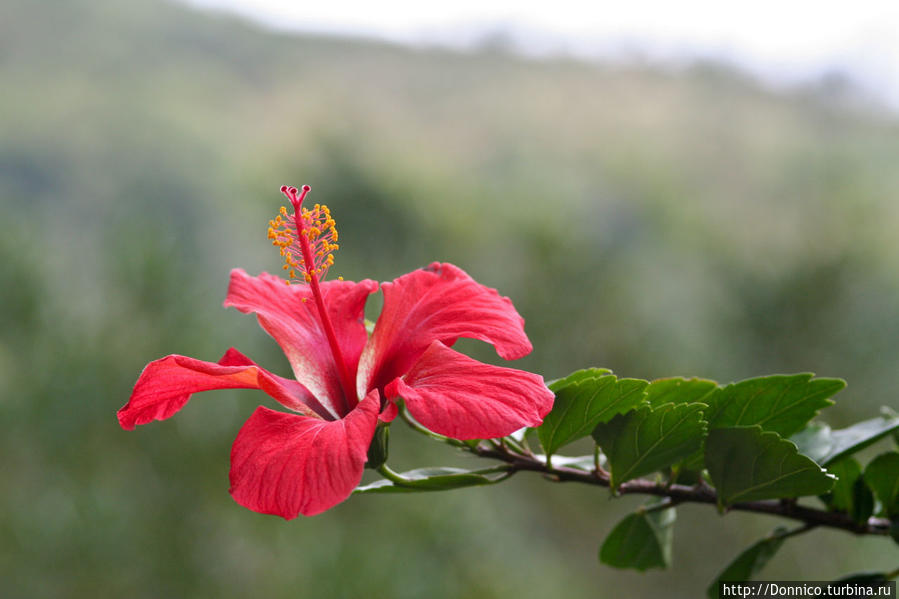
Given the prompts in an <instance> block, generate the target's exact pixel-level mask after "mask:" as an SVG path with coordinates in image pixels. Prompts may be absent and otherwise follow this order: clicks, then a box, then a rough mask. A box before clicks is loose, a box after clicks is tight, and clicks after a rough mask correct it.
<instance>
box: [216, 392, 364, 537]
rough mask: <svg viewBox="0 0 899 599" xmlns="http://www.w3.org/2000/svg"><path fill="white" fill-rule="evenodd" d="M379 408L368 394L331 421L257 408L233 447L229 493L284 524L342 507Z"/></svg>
mask: <svg viewBox="0 0 899 599" xmlns="http://www.w3.org/2000/svg"><path fill="white" fill-rule="evenodd" d="M378 404H379V401H378V393H377V392H372V393H371V394H369V395H368V396H367V397H366V398H365V399H364V400H362V401H361V402H359V405H358V406H356V408H355V409H354V410H352V411H351V412H350V413H349V414H348V415H347V416H346V418H344V419H342V420H336V421H333V422H326V421H323V420H318V419H314V418H306V417H303V416H298V415H296V414H285V413H283V412H276V411H274V410H269V409H267V408H263V407H259V408H257V409H256V411H255V412H253V415H252V416H250V418H249V420H247V421H246V423H245V424H244V425H243V428H241V429H240V433H239V434H238V435H237V439H235V440H234V446H233V447H232V449H231V474H230V477H231V495H232V496H233V497H234V499H235V501H237V502H238V503H239V504H241V505H242V506H244V507H247V508H249V509H251V510H253V511H256V512H261V513H263V514H275V515H278V516H281V517H282V518H285V519H287V520H290V519H292V518H296V517H297V515H299V514H304V515H306V516H314V515H315V514H318V513H321V512H323V511H325V510H327V509H328V508H331V507H333V506H334V505H336V504H338V503H340V502H341V501H343V500H344V499H346V498H347V497H348V496H349V495H350V493H352V492H353V489H354V488H355V487H356V485H358V484H359V481H360V480H362V471H363V468H364V467H365V461H366V459H367V453H368V446H369V444H370V443H371V439H372V436H373V435H374V432H375V425H376V424H377V422H378V407H379V405H378Z"/></svg>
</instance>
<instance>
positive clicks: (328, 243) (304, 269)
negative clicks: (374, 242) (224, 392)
mask: <svg viewBox="0 0 899 599" xmlns="http://www.w3.org/2000/svg"><path fill="white" fill-rule="evenodd" d="M309 189H310V187H309V186H308V185H304V186H303V188H302V192H300V193H299V195H297V194H298V191H299V190H298V189H297V188H296V187H288V186H286V185H284V186H282V187H281V193H283V194H284V195H285V196H287V199H289V200H290V203H291V205H292V206H293V210H294V212H293V214H292V215H289V214H288V213H287V208H285V207H283V206H282V207H281V211H280V214H279V215H278V216H276V217H275V218H274V219H273V220H271V221H269V228H268V238H269V239H271V240H272V245H274V246H275V247H277V248H279V249H280V251H281V256H283V257H284V262H285V264H284V267H283V268H284V270H286V271H288V272H287V274H288V276H289V279H288V280H287V281H285V283H287V284H288V285H289V284H291V282H292V281H291V280H290V279H294V281H293V282H297V283H301V284H303V283H305V284H308V285H309V288H310V290H311V291H312V298H313V299H314V300H315V307H316V312H317V314H318V319H319V321H320V322H321V324H322V329H324V331H325V336H326V337H327V338H328V345H329V346H330V348H331V355H332V356H333V358H334V363H335V364H336V365H337V371H338V373H339V375H340V386H341V387H342V388H343V403H344V405H343V406H342V407H343V408H344V410H345V412H344V413H348V412H349V411H350V410H352V409H353V408H354V407H356V404H358V403H359V399H358V398H357V397H356V386H355V384H354V383H353V377H352V376H351V375H350V369H349V367H348V365H347V363H346V360H344V358H343V352H342V351H341V350H340V345H339V344H338V343H337V335H335V334H334V326H333V325H332V324H331V318H330V317H329V316H328V311H327V309H326V308H325V300H324V296H323V295H322V290H321V285H320V284H319V281H321V279H322V278H324V276H325V274H326V273H327V272H328V268H330V267H331V265H332V264H334V254H333V253H332V252H333V251H334V250H336V249H338V247H339V246H338V245H337V228H336V226H335V225H336V223H335V222H334V219H333V218H331V211H330V210H328V207H327V206H324V205H320V204H315V206H313V207H312V210H308V209H306V208H303V200H304V199H305V198H306V194H308V193H309ZM298 275H302V279H300V278H299V276H298ZM341 280H342V279H341ZM303 301H304V302H305V301H306V300H305V299H304V300H303Z"/></svg>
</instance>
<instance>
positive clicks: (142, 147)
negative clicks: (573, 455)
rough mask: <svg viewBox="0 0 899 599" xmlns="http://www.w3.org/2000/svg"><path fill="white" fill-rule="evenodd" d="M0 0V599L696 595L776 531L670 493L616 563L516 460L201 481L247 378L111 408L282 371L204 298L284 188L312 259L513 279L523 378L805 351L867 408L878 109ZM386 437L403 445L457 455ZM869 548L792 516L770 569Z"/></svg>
mask: <svg viewBox="0 0 899 599" xmlns="http://www.w3.org/2000/svg"><path fill="white" fill-rule="evenodd" d="M0 13H2V16H0V89H2V93H0V290H2V291H0V463H2V472H3V477H2V490H0V581H2V582H0V584H2V588H0V595H2V596H4V597H13V598H18V597H22V598H26V597H27V598H30V597H130V598H135V599H136V598H144V597H146V598H155V597H249V596H253V597H268V598H278V597H389V598H391V599H401V598H406V597H409V598H411V597H432V598H443V597H446V598H460V597H461V598H465V597H470V598H493V597H497V598H498V597H559V596H564V597H566V598H581V597H583V598H587V597H590V598H601V597H625V596H626V597H658V596H659V589H665V592H666V595H665V596H669V597H675V596H683V597H690V596H698V594H699V593H700V592H702V591H703V590H704V589H705V587H706V585H707V583H708V582H709V581H710V580H711V579H712V577H713V576H714V575H715V574H716V572H717V571H718V569H720V568H721V567H722V566H723V565H724V564H725V563H726V562H727V561H728V560H729V559H730V558H731V557H732V556H733V555H735V554H736V553H737V552H738V551H739V550H740V549H742V547H743V546H744V545H746V544H748V543H750V542H752V541H753V540H754V539H755V538H756V537H757V536H759V535H761V534H763V533H764V532H766V531H767V530H769V529H770V528H773V526H774V525H775V522H774V521H773V520H767V519H764V518H762V517H754V518H753V517H749V516H746V515H745V514H734V515H730V516H728V517H726V518H719V517H718V516H717V515H715V513H714V512H713V511H712V510H710V509H709V508H706V507H701V506H700V507H690V506H688V507H685V508H682V509H681V510H680V515H679V517H680V523H679V528H678V531H677V532H676V541H675V569H674V570H672V571H669V572H651V573H648V574H644V575H640V574H637V573H632V572H619V571H616V570H613V569H611V568H608V567H606V566H600V565H599V564H598V562H597V560H596V551H597V548H598V546H599V544H600V542H601V540H602V538H603V535H604V534H605V533H607V532H608V531H609V530H611V527H612V526H613V525H614V523H615V521H616V520H617V518H619V517H621V516H622V515H623V514H624V513H626V512H627V511H628V510H629V509H632V508H633V507H634V506H635V505H636V503H635V500H633V499H632V498H628V499H622V500H619V501H610V500H609V499H608V496H607V494H606V493H605V492H604V491H602V490H598V489H582V488H576V487H574V486H564V485H553V484H551V483H548V482H545V481H542V480H539V479H537V478H536V477H533V478H532V479H528V477H527V475H521V476H519V477H518V478H516V479H513V480H512V481H510V482H507V483H504V484H503V485H500V486H498V487H493V488H487V489H475V490H465V491H458V492H453V493H443V494H430V495H417V496H403V497H389V496H385V497H357V498H352V499H350V500H349V501H347V502H345V503H344V504H342V505H340V506H338V507H337V508H335V509H334V510H332V511H330V512H327V513H326V514H324V515H321V516H318V517H315V518H311V519H299V520H296V521H292V522H289V523H287V522H284V521H282V520H280V519H278V518H275V517H270V516H261V515H257V514H254V513H252V512H249V511H247V510H245V509H243V508H241V507H239V506H238V505H236V504H235V503H234V502H233V501H232V500H231V499H230V497H229V496H228V494H227V488H228V479H227V473H228V455H229V448H230V445H231V442H232V441H233V439H234V437H235V435H236V433H237V430H238V428H239V427H240V425H241V423H242V422H243V420H244V419H245V418H246V417H248V416H249V414H250V413H251V412H252V410H253V409H254V408H255V406H256V405H258V404H259V403H261V402H263V401H265V398H264V396H262V395H260V394H258V393H253V392H250V391H243V392H237V391H234V392H224V391H220V392H211V393H207V394H203V395H200V396H198V397H196V398H195V400H194V401H192V402H191V403H190V404H189V405H188V406H187V407H186V408H185V409H184V410H183V412H182V413H180V414H178V416H177V417H175V418H173V419H171V420H169V421H166V422H164V423H155V424H152V425H148V426H145V427H141V428H140V429H139V430H137V431H135V432H125V431H123V430H121V429H120V428H119V427H118V424H117V422H116V418H115V411H116V410H117V409H118V408H119V407H120V406H121V405H122V404H123V403H124V402H125V401H126V400H127V398H128V395H129V392H130V390H131V385H133V383H134V381H135V380H136V378H137V375H138V373H139V372H140V370H141V368H142V367H143V366H144V364H146V363H147V362H148V361H150V360H153V359H156V358H158V357H161V356H163V355H165V354H169V353H182V354H186V355H190V356H193V357H197V358H201V359H207V360H215V359H217V358H218V357H219V356H220V355H221V354H222V353H223V352H224V350H225V349H227V348H228V347H229V346H232V345H233V346H235V347H237V348H239V349H240V350H241V351H243V352H244V353H246V354H248V355H249V356H251V357H252V358H254V359H255V360H256V361H258V362H259V363H260V364H262V365H264V366H266V367H268V368H270V369H271V370H274V371H276V372H279V373H281V374H286V373H287V372H289V370H288V368H287V365H286V361H285V359H284V357H283V355H281V353H280V351H279V350H278V348H277V346H276V345H275V344H274V343H273V342H272V341H271V340H270V339H269V338H268V337H266V335H265V334H264V333H263V332H262V331H261V329H259V328H258V326H257V325H256V323H255V320H254V319H253V318H252V317H247V316H243V315H240V314H239V313H237V312H236V311H234V310H225V309H223V308H222V307H221V303H222V300H223V299H224V292H225V286H226V283H227V277H228V272H229V270H230V269H231V268H233V267H243V268H245V269H247V270H248V271H250V272H251V273H255V272H259V271H261V270H269V271H276V270H277V269H279V267H280V262H279V258H278V256H277V254H276V252H275V251H274V250H273V249H272V248H271V247H270V246H269V244H268V241H267V240H266V238H265V231H266V224H267V221H268V219H269V218H271V217H272V216H273V215H274V214H275V213H276V212H277V209H278V207H279V206H280V205H281V203H282V198H281V197H280V196H279V194H278V187H279V186H280V185H281V184H285V183H286V184H296V185H299V184H303V183H308V184H310V185H311V186H312V187H313V192H312V193H313V195H312V197H313V198H314V200H315V201H317V202H325V203H327V204H328V205H329V206H330V207H331V209H332V213H333V214H334V216H335V218H336V219H337V223H338V228H339V229H340V233H341V238H340V240H341V246H342V247H341V250H340V251H339V252H338V253H337V255H336V256H335V257H336V265H335V267H334V269H333V270H332V273H333V274H334V275H337V274H340V275H343V276H344V277H346V278H348V279H356V278H362V277H370V278H374V279H379V280H388V279H391V278H393V277H396V276H398V275H399V274H402V273H404V272H407V271H409V270H410V269H413V268H416V267H418V266H421V265H424V264H427V263H429V262H431V261H433V260H442V261H451V262H454V263H455V264H458V265H459V266H461V267H463V268H464V269H466V270H467V271H468V272H470V273H471V274H472V275H473V276H474V277H475V278H476V279H477V280H478V281H480V282H482V283H484V284H486V285H489V286H491V287H496V288H498V289H499V290H500V291H501V292H502V293H503V294H504V295H508V296H510V297H511V298H512V299H513V301H514V302H515V305H516V307H517V308H518V310H519V311H520V312H521V313H522V315H523V316H524V317H525V318H526V320H527V331H528V333H529V335H530V337H531V339H532V341H533V342H534V346H535V351H534V352H533V354H532V355H531V356H529V357H527V358H525V359H523V360H521V361H520V362H519V363H518V364H517V365H518V367H521V368H526V369H530V370H533V371H536V372H539V373H541V374H543V375H545V376H546V377H547V378H556V377H558V376H561V375H564V374H566V373H568V372H569V371H571V370H574V369H576V368H580V367H584V366H590V365H597V366H604V367H609V368H612V369H614V370H615V371H616V372H617V373H619V374H621V375H625V376H637V377H642V378H653V377H659V376H667V375H699V376H705V377H709V378H714V379H717V380H719V381H729V380H736V379H739V378H743V377H747V376H753V375H758V374H766V373H774V372H799V371H814V372H817V373H818V374H821V375H826V376H838V377H844V378H846V379H847V380H848V381H849V388H848V389H847V390H846V391H844V392H843V393H841V394H840V395H839V396H838V397H837V399H838V405H837V406H836V407H834V408H831V409H830V410H829V411H828V413H827V414H825V417H826V418H827V419H828V420H829V421H830V422H831V423H832V424H834V425H844V424H847V423H848V422H849V421H851V420H852V419H861V418H866V417H873V416H874V415H876V413H877V409H878V407H879V406H880V405H883V404H886V405H892V406H894V407H895V406H896V405H897V401H896V399H895V389H896V388H897V386H899V368H897V364H899V277H897V276H896V273H897V269H899V238H897V235H896V231H897V228H899V169H897V168H896V165H897V158H899V126H897V120H896V119H895V117H892V116H888V115H885V114H882V113H877V112H875V111H871V110H865V109H863V108H860V107H859V105H858V104H851V103H850V104H847V103H846V102H844V101H843V100H842V99H841V98H838V97H833V96H832V95H828V94H827V93H825V92H823V91H820V90H818V91H816V90H804V91H794V92H790V93H774V92H771V91H768V90H766V89H764V88H763V87H761V86H760V85H758V84H757V83H756V82H754V81H753V80H751V79H749V78H748V77H745V76H743V75H741V74H739V73H735V72H732V71H730V70H728V69H727V68H723V67H720V66H715V65H695V66H693V67H691V68H686V69H683V70H682V71H679V72H672V71H664V70H659V69H654V68H649V67H639V66H633V65H631V66H622V65H614V64H586V63H581V62H577V61H573V60H564V59H546V60H523V59H519V58H516V57H513V56H509V55H506V54H503V53H502V52H496V51H489V50H484V51H482V52H473V53H468V54H458V53H452V52H448V51H439V50H412V49H407V48H400V47H394V46H390V45H384V44H377V43H373V42H364V41H357V40H347V39H337V38H326V37H311V36H293V35H286V34H279V33H273V32H268V31H264V30H261V29H258V28H255V27H253V26H250V25H247V24H244V23H242V22H240V21H238V20H235V19H229V18H224V17H221V16H217V15H212V14H204V13H195V12H191V11H189V10H187V9H185V8H181V7H179V6H175V5H171V4H168V3H166V2H160V1H153V0H138V1H135V2H127V3H126V2H117V1H115V0H92V1H87V0H83V1H81V2H75V1H68V0H53V1H49V0H48V1H43V2H32V1H27V0H8V1H7V2H5V3H4V5H3V8H2V9H0ZM463 346H464V348H465V349H466V350H467V351H468V350H470V352H471V353H473V354H474V355H476V356H478V357H479V358H482V359H493V360H495V359H496V358H495V357H491V356H492V353H491V352H490V351H488V350H485V349H484V347H482V346H481V345H480V344H477V343H465V344H463ZM398 428H400V427H399V426H398V427H394V429H398ZM393 438H394V439H395V441H394V444H393V447H392V453H393V456H394V458H392V463H394V462H395V467H397V468H405V467H416V466H425V465H441V464H444V463H452V462H458V461H459V459H460V458H459V456H457V455H456V454H454V453H453V452H452V451H451V450H450V449H449V448H443V447H432V446H431V445H430V444H428V443H425V442H423V441H421V440H419V439H416V438H412V436H411V435H409V434H402V431H401V430H394V435H393ZM896 557H897V552H896V551H895V547H894V546H890V545H889V544H888V543H887V542H884V541H875V540H868V539H856V538H851V537H849V536H847V535H839V534H836V533H826V532H814V533H812V534H810V535H808V537H803V538H800V539H796V540H795V541H790V542H789V543H788V544H787V545H786V546H785V548H784V549H783V550H782V554H781V559H780V560H779V562H778V563H775V564H774V565H772V566H770V567H769V570H768V571H766V577H768V578H770V579H782V580H788V579H827V578H833V577H836V576H838V575H840V574H843V573H845V572H848V571H851V570H856V569H876V568H887V567H895V562H896Z"/></svg>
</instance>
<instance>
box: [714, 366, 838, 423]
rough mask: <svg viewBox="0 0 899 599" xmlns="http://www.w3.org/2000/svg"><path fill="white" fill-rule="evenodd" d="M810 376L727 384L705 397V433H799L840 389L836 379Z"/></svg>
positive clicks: (763, 378)
mask: <svg viewBox="0 0 899 599" xmlns="http://www.w3.org/2000/svg"><path fill="white" fill-rule="evenodd" d="M813 376H814V375H813V374H811V373H802V374H793V375H782V374H778V375H772V376H764V377H758V378H752V379H746V380H744V381H740V382H738V383H731V384H730V385H727V386H726V387H721V388H719V389H718V390H717V391H715V392H713V393H711V394H709V395H708V396H707V397H706V398H705V399H704V400H703V401H704V402H705V403H707V404H709V409H708V411H707V413H706V417H707V419H708V421H709V430H711V429H715V428H724V427H730V426H751V425H755V424H757V425H759V426H761V427H762V429H763V430H766V431H773V432H775V433H778V434H779V435H781V436H784V437H788V436H790V435H792V434H794V433H796V432H797V431H799V430H801V429H802V428H803V427H804V426H805V425H806V423H807V422H808V421H809V420H811V419H812V418H814V417H815V415H816V414H817V413H818V410H820V409H821V408H826V407H827V406H830V405H833V401H831V400H830V399H829V398H830V397H831V396H832V395H834V394H835V393H837V392H838V391H840V390H841V389H843V388H844V387H845V386H846V382H845V381H843V380H840V379H825V378H819V379H813V378H812V377H813Z"/></svg>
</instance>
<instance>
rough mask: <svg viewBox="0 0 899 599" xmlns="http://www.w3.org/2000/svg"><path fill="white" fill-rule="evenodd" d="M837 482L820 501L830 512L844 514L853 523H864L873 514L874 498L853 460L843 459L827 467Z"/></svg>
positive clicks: (859, 468) (856, 463) (856, 462)
mask: <svg viewBox="0 0 899 599" xmlns="http://www.w3.org/2000/svg"><path fill="white" fill-rule="evenodd" d="M827 470H828V472H830V473H831V474H835V475H836V477H837V482H836V483H835V484H834V486H833V489H831V490H830V493H827V494H826V495H823V496H822V497H821V499H822V500H823V501H824V503H826V504H827V506H828V507H829V508H830V509H832V510H838V511H841V512H846V513H848V514H849V515H850V517H851V518H852V520H853V521H855V522H866V521H867V520H868V518H869V517H870V516H871V514H872V513H873V512H874V496H873V495H872V494H871V489H869V488H868V485H866V484H865V481H864V479H863V478H862V467H861V466H860V465H859V463H858V461H856V460H855V459H853V458H851V457H850V458H843V459H842V460H840V461H838V462H834V463H832V464H830V465H829V466H828V467H827Z"/></svg>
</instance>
